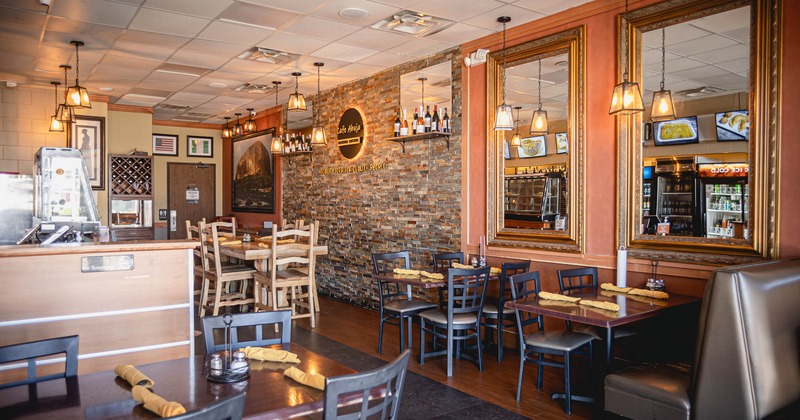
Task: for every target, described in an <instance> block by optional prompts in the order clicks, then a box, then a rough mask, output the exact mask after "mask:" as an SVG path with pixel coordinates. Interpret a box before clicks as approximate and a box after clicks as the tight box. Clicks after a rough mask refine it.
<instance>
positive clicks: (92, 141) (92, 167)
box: [69, 115, 106, 190]
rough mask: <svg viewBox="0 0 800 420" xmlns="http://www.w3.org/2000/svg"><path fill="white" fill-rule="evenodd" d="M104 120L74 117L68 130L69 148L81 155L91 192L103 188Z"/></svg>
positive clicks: (102, 118) (101, 118)
mask: <svg viewBox="0 0 800 420" xmlns="http://www.w3.org/2000/svg"><path fill="white" fill-rule="evenodd" d="M105 126H106V119H105V118H104V117H89V116H77V115H76V116H75V124H72V127H71V129H70V132H69V134H70V141H69V144H70V147H72V148H75V149H78V150H80V151H81V153H82V154H83V162H84V163H85V164H86V171H87V172H89V183H90V185H91V186H92V189H93V190H102V189H104V188H105V179H106V176H105V153H106V134H105V133H106V129H105Z"/></svg>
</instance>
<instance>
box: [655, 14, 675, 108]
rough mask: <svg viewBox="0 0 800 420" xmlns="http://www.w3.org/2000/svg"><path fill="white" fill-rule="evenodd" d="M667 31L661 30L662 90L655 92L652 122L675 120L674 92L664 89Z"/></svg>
mask: <svg viewBox="0 0 800 420" xmlns="http://www.w3.org/2000/svg"><path fill="white" fill-rule="evenodd" d="M665 41H666V30H665V29H664V28H661V90H659V91H658V92H653V103H652V105H651V108H650V121H654V122H655V121H669V120H674V119H675V104H674V103H673V102H672V92H670V91H668V90H665V89H664V74H665V73H666V66H665V64H664V63H665V62H666V59H667V53H666V48H665V46H664V45H665Z"/></svg>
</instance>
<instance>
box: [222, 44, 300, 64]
mask: <svg viewBox="0 0 800 420" xmlns="http://www.w3.org/2000/svg"><path fill="white" fill-rule="evenodd" d="M298 57H300V56H299V55H297V54H291V53H288V52H283V51H278V50H272V49H269V48H261V47H253V48H250V49H249V50H247V51H245V52H243V53H241V54H239V56H238V57H237V58H241V59H243V60H252V61H258V62H261V63H269V64H283V63H287V62H289V61H292V60H295V59H297V58H298Z"/></svg>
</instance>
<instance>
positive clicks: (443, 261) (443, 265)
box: [433, 252, 464, 271]
mask: <svg viewBox="0 0 800 420" xmlns="http://www.w3.org/2000/svg"><path fill="white" fill-rule="evenodd" d="M454 262H457V263H459V264H464V253H463V252H447V253H443V254H433V268H434V269H435V270H436V271H445V270H447V269H448V268H450V267H452V266H453V263H454Z"/></svg>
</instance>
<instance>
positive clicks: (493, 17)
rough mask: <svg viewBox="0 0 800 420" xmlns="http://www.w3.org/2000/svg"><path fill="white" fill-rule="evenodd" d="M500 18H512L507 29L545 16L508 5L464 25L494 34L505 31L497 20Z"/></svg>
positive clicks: (474, 18)
mask: <svg viewBox="0 0 800 420" xmlns="http://www.w3.org/2000/svg"><path fill="white" fill-rule="evenodd" d="M500 16H509V17H510V18H511V22H508V23H507V24H506V27H507V28H513V27H515V26H519V25H522V24H523V23H527V22H531V21H534V20H536V19H541V18H543V17H544V16H545V15H544V14H542V13H539V12H534V11H533V10H528V9H524V8H522V7H517V6H514V5H511V4H506V5H504V6H501V7H498V8H497V9H494V10H492V11H491V12H489V13H486V14H483V15H478V16H475V17H472V18H469V19H466V20H464V21H463V22H462V23H466V24H469V25H472V26H478V27H481V28H484V29H488V30H490V31H492V32H499V31H502V30H503V25H502V24H501V23H498V22H497V18H498V17H500Z"/></svg>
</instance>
